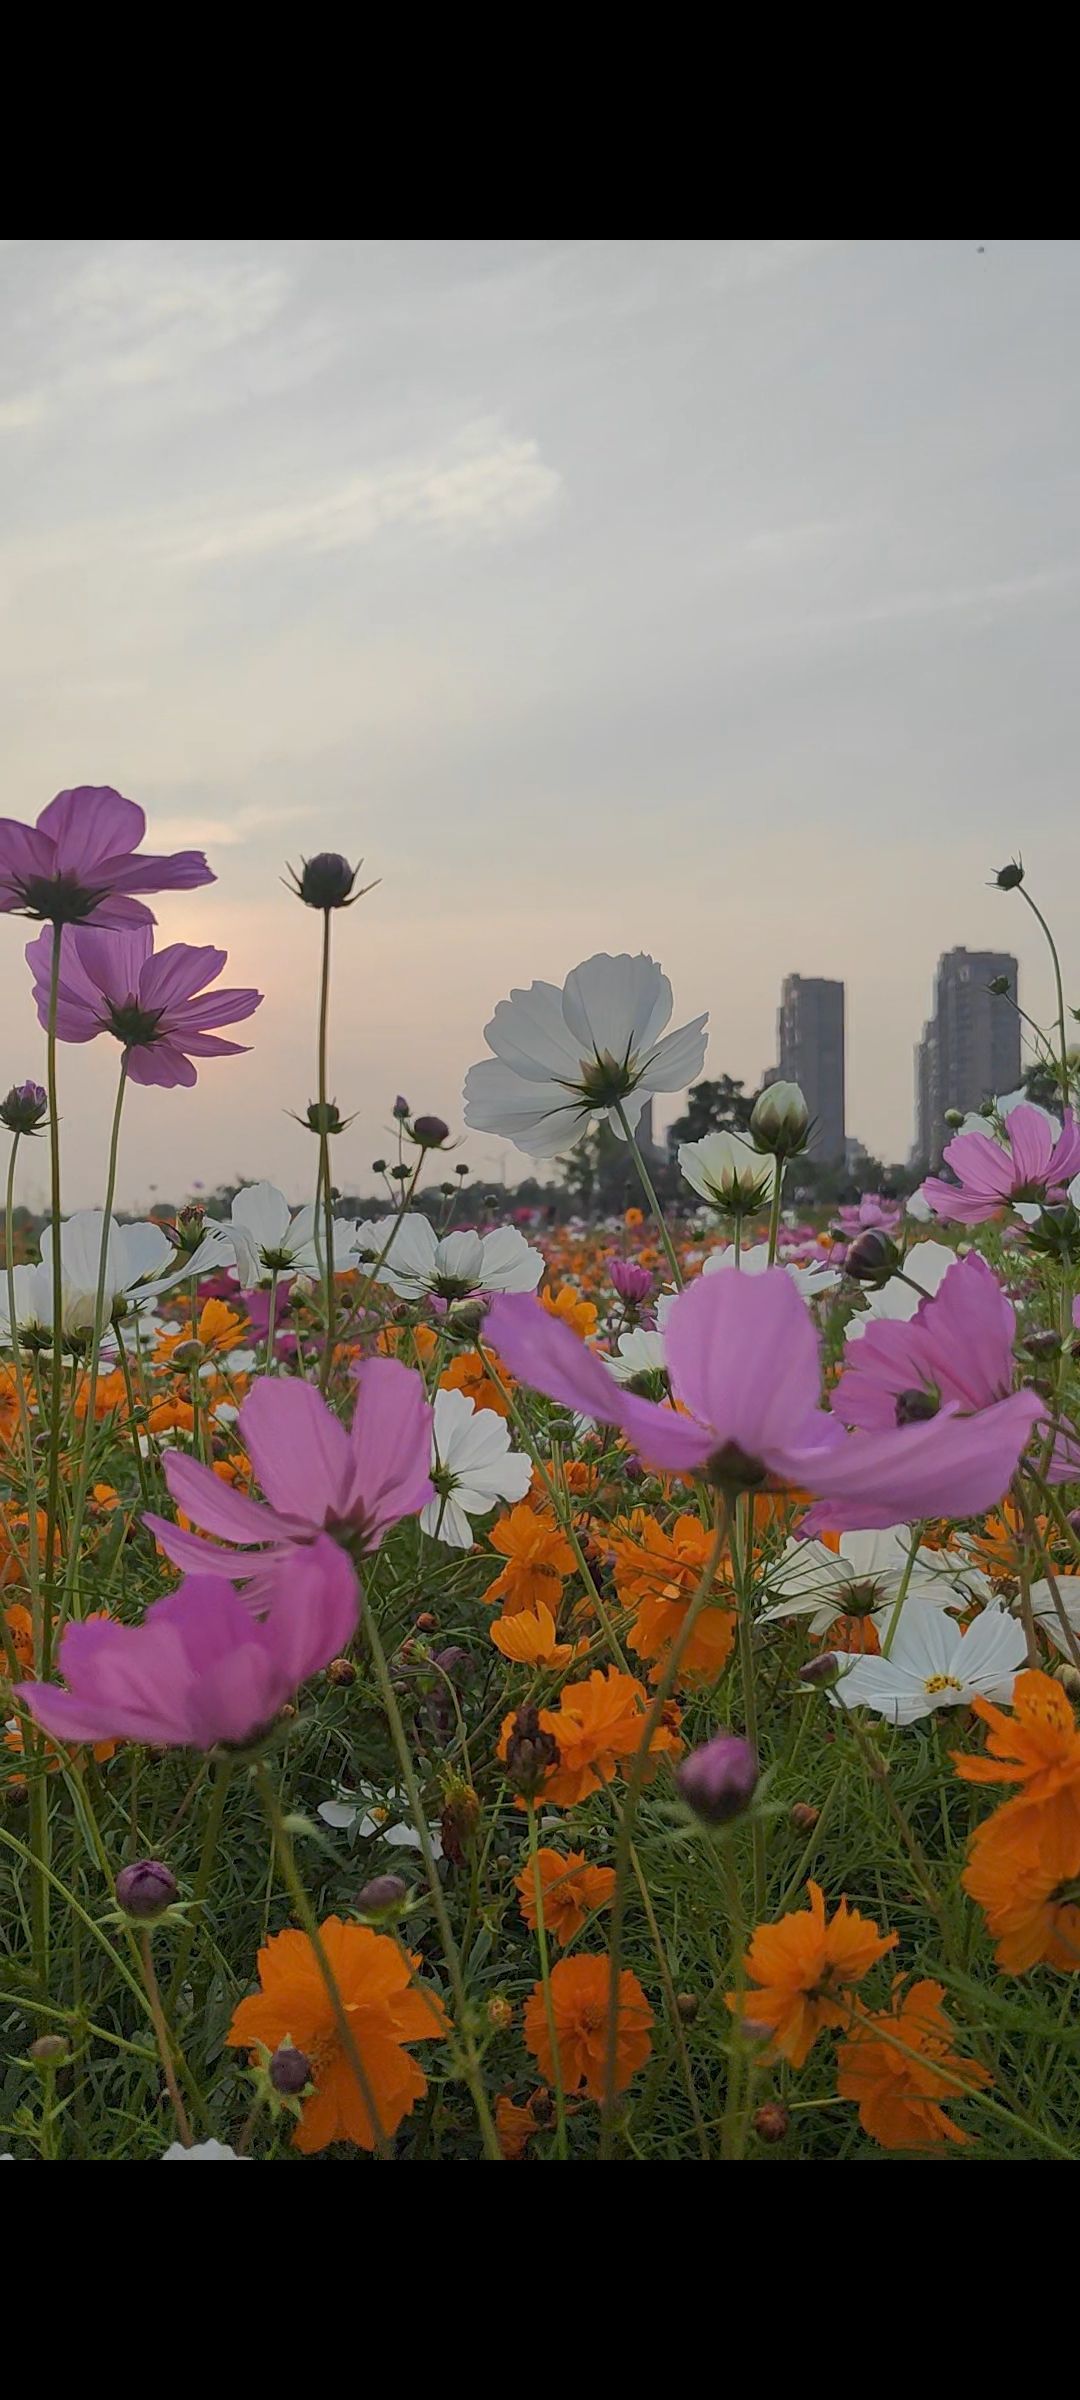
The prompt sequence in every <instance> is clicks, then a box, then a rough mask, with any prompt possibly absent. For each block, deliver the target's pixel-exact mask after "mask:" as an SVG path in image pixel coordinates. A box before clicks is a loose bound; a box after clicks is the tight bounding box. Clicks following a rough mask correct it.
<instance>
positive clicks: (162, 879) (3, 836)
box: [0, 783, 216, 925]
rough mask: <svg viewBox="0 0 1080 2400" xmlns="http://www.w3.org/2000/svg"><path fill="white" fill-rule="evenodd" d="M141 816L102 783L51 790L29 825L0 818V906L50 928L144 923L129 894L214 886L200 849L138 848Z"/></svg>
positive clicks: (143, 911)
mask: <svg viewBox="0 0 1080 2400" xmlns="http://www.w3.org/2000/svg"><path fill="white" fill-rule="evenodd" d="M145 832H146V818H145V817H144V815H143V812H142V810H141V808H139V807H138V806H137V805H136V803H135V801H134V800H124V799H123V798H122V797H121V795H120V793H119V792H114V791H113V790H112V789H111V787H110V785H108V784H89V783H83V784H78V785H77V786H76V787H75V789H74V790H73V791H70V792H58V793H57V795H56V798H55V800H50V802H49V805H48V807H47V808H43V809H42V812H41V815H40V817H39V818H38V821H37V824H36V825H22V824H20V823H19V821H18V819H17V818H15V817H0V911H2V912H6V913H8V914H10V913H11V911H13V910H14V911H16V912H17V913H19V914H21V915H22V916H25V917H37V918H39V919H42V920H44V921H46V922H48V923H50V924H53V925H85V924H87V923H91V924H94V925H149V924H152V923H153V917H152V914H151V911H150V910H149V909H148V908H145V907H144V906H143V903H142V901H141V900H135V899H132V898H131V897H130V895H131V894H132V893H134V892H189V891H192V890H194V889H195V887H196V885H198V884H201V883H214V882H215V881H216V877H215V876H214V874H213V873H212V871H211V869H210V868H209V867H208V866H207V863H206V860H205V858H204V857H203V854H202V851H201V850H174V851H173V853H172V855H171V856H170V857H168V858H155V857H154V856H153V855H152V854H151V853H150V852H149V851H145V850H144V851H141V852H140V850H139V843H140V842H141V841H142V839H143V836H144V834H145Z"/></svg>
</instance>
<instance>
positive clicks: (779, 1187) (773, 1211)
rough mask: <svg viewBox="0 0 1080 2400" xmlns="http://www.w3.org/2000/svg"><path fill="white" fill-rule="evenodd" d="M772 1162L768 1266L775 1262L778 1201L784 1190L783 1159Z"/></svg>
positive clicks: (778, 1231)
mask: <svg viewBox="0 0 1080 2400" xmlns="http://www.w3.org/2000/svg"><path fill="white" fill-rule="evenodd" d="M774 1164H775V1167H776V1186H775V1189H774V1191H773V1196H772V1207H771V1208H770V1210H769V1265H770V1267H772V1266H775V1264H776V1250H777V1244H778V1242H779V1240H780V1201H781V1198H782V1195H783V1190H784V1161H783V1159H782V1158H778V1159H776V1160H775V1161H774Z"/></svg>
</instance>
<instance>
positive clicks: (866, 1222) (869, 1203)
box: [836, 1192, 904, 1241]
mask: <svg viewBox="0 0 1080 2400" xmlns="http://www.w3.org/2000/svg"><path fill="white" fill-rule="evenodd" d="M836 1213H837V1223H838V1225H839V1226H840V1227H841V1230H842V1231H843V1232H844V1233H846V1234H847V1236H848V1239H849V1240H850V1241H854V1239H855V1237H856V1235H857V1234H860V1233H865V1232H866V1231H867V1229H868V1227H870V1226H873V1227H875V1228H876V1229H877V1230H878V1231H879V1232H881V1233H895V1232H896V1228H897V1226H898V1225H899V1223H900V1221H901V1218H902V1216H903V1213H904V1212H903V1209H902V1208H901V1206H900V1204H899V1201H897V1200H883V1199H882V1197H881V1194H880V1192H864V1193H863V1194H862V1197H861V1198H860V1199H859V1200H858V1201H856V1202H855V1203H854V1205H853V1206H852V1207H850V1208H841V1209H838V1210H837V1212H836Z"/></svg>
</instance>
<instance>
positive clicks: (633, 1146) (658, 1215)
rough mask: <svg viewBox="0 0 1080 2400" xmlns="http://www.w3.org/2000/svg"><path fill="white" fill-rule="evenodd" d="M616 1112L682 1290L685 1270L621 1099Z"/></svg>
mask: <svg viewBox="0 0 1080 2400" xmlns="http://www.w3.org/2000/svg"><path fill="white" fill-rule="evenodd" d="M615 1114H616V1116H617V1117H618V1120H619V1123H620V1125H621V1127H622V1131H623V1139H624V1140H625V1141H626V1143H627V1144H628V1146H629V1150H630V1156H631V1158H632V1159H633V1161H634V1165H635V1167H636V1168H637V1173H638V1182H639V1183H640V1185H641V1188H642V1191H643V1192H644V1194H645V1198H646V1200H647V1201H648V1204H649V1207H650V1209H651V1210H652V1213H653V1216H654V1217H655V1219H656V1223H657V1228H658V1230H659V1234H660V1239H661V1241H662V1243H663V1245H664V1250H665V1253H666V1256H667V1262H668V1265H669V1267H670V1268H671V1279H672V1282H673V1283H674V1286H675V1289H676V1291H677V1292H681V1290H682V1288H683V1271H682V1268H681V1267H680V1265H679V1261H678V1259H677V1257H676V1255H675V1244H674V1242H673V1241H672V1239H671V1235H670V1233H669V1232H668V1228H667V1219H666V1217H665V1216H664V1212H663V1209H662V1208H661V1206H660V1202H659V1200H658V1199H657V1197H656V1193H655V1191H654V1190H653V1185H652V1177H651V1176H650V1174H649V1170H648V1168H647V1166H646V1164H645V1161H644V1159H643V1157H642V1155H641V1152H640V1150H639V1148H638V1142H637V1135H636V1133H635V1132H634V1129H633V1126H632V1125H631V1123H630V1119H629V1117H628V1116H627V1114H626V1110H625V1108H624V1107H623V1104H622V1101H621V1100H617V1101H616V1102H615Z"/></svg>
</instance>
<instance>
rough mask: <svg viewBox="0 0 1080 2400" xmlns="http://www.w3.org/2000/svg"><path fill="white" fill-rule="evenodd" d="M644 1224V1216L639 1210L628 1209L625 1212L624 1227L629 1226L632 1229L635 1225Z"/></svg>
mask: <svg viewBox="0 0 1080 2400" xmlns="http://www.w3.org/2000/svg"><path fill="white" fill-rule="evenodd" d="M644 1223H645V1218H644V1214H643V1212H642V1210H641V1209H640V1208H628V1209H627V1210H626V1211H625V1214H624V1216H623V1224H624V1225H629V1226H630V1227H631V1228H633V1227H634V1226H635V1225H644Z"/></svg>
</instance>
